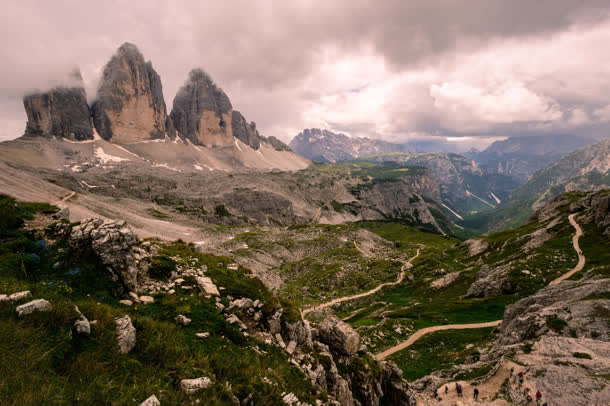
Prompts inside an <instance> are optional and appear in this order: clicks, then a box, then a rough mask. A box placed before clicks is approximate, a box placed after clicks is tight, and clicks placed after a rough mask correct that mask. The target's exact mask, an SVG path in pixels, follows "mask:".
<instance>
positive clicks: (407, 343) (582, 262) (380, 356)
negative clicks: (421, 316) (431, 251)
mask: <svg viewBox="0 0 610 406" xmlns="http://www.w3.org/2000/svg"><path fill="white" fill-rule="evenodd" d="M575 216H576V214H571V215H570V216H568V220H569V221H570V224H571V225H572V227H574V229H575V230H576V233H574V236H572V246H573V247H574V251H576V253H577V254H578V264H576V266H575V267H574V268H572V270H570V271H569V272H566V273H565V274H563V275H561V276H560V277H558V278H557V279H554V280H552V281H551V282H550V283H549V285H556V284H558V283H559V282H561V281H563V280H564V279H567V278H569V277H570V276H572V275H574V274H575V273H576V272H579V271H580V270H582V268H583V267H584V266H585V256H584V254H583V253H582V251H581V250H580V245H579V244H578V240H579V239H580V236H581V235H582V229H581V228H580V226H579V225H578V223H577V222H576V220H574V217H575ZM418 253H419V252H418ZM501 322H502V320H495V321H490V322H486V323H474V324H447V325H443V326H434V327H426V328H423V329H421V330H417V331H416V332H415V334H413V335H412V336H411V337H409V339H407V340H406V341H403V342H401V343H400V344H398V345H396V346H394V347H391V348H388V349H387V350H385V351H383V352H381V353H379V354H377V355H375V359H376V360H382V359H384V358H386V357H388V356H390V355H392V354H394V353H395V352H398V351H400V350H404V349H405V348H407V347H409V346H411V345H412V344H413V343H414V342H415V341H417V340H419V339H420V338H422V337H423V336H424V335H426V334H428V333H432V332H434V331H439V330H462V329H471V328H484V327H495V326H497V325H498V324H500V323H501Z"/></svg>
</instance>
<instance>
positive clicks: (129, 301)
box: [119, 299, 133, 306]
mask: <svg viewBox="0 0 610 406" xmlns="http://www.w3.org/2000/svg"><path fill="white" fill-rule="evenodd" d="M119 303H120V304H122V305H125V306H133V302H132V301H131V300H129V299H123V300H119Z"/></svg>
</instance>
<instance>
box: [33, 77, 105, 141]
mask: <svg viewBox="0 0 610 406" xmlns="http://www.w3.org/2000/svg"><path fill="white" fill-rule="evenodd" d="M23 105H24V107H25V111H26V114H27V116H28V122H27V125H26V129H25V133H26V134H27V135H54V136H57V137H62V138H68V139H72V140H87V139H92V138H93V127H92V126H91V117H90V112H89V106H88V105H87V97H86V96H85V88H84V87H83V78H82V76H81V74H80V71H79V70H78V69H76V70H75V71H74V72H72V73H71V74H70V77H69V78H68V81H67V83H65V84H64V85H62V86H58V87H55V88H53V89H51V90H49V91H47V92H44V93H34V94H30V95H27V96H25V97H24V98H23Z"/></svg>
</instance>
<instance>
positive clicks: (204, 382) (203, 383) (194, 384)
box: [180, 376, 212, 393]
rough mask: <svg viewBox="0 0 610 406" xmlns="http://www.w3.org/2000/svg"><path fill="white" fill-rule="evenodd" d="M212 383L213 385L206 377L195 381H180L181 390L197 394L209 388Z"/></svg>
mask: <svg viewBox="0 0 610 406" xmlns="http://www.w3.org/2000/svg"><path fill="white" fill-rule="evenodd" d="M210 383H212V381H211V379H210V378H208V377H205V376H204V377H201V378H195V379H183V380H181V381H180V389H182V391H183V392H185V393H195V392H198V391H200V390H202V389H205V388H207V387H208V386H209V385H210Z"/></svg>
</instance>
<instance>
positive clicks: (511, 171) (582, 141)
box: [464, 135, 596, 183]
mask: <svg viewBox="0 0 610 406" xmlns="http://www.w3.org/2000/svg"><path fill="white" fill-rule="evenodd" d="M594 142H596V140H595V139H591V138H586V137H579V136H574V135H544V136H523V137H510V138H507V139H505V140H502V141H496V142H494V143H492V144H491V145H490V146H489V147H487V148H486V149H485V150H484V151H481V152H469V153H466V154H464V155H466V156H468V157H470V158H472V159H474V160H476V161H477V162H478V163H479V164H480V165H481V167H482V168H483V170H485V172H486V173H499V174H505V175H510V176H512V177H514V178H516V179H517V181H519V182H520V183H522V182H526V181H527V180H528V179H529V178H530V177H531V176H532V175H533V174H534V172H536V171H537V170H539V169H542V168H544V167H545V166H547V165H550V164H551V163H553V162H555V161H557V160H558V159H560V158H561V157H563V156H564V155H565V154H567V153H569V152H571V151H573V150H575V149H577V148H580V147H584V146H585V145H589V144H592V143H594Z"/></svg>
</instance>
